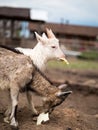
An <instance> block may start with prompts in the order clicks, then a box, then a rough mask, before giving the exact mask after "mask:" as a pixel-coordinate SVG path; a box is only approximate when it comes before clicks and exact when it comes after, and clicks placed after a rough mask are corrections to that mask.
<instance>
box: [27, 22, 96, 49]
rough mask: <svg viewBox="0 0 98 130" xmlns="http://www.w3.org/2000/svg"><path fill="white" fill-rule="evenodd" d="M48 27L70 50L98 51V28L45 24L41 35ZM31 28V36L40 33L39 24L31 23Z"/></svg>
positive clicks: (42, 26)
mask: <svg viewBox="0 0 98 130" xmlns="http://www.w3.org/2000/svg"><path fill="white" fill-rule="evenodd" d="M46 27H48V28H51V29H52V30H53V32H54V33H55V35H56V37H57V38H59V40H60V43H62V44H63V45H66V47H67V48H68V49H74V50H81V51H83V50H85V49H96V48H97V49H98V27H89V26H78V25H70V24H56V23H45V24H43V25H41V26H40V30H41V32H40V33H43V32H45V28H46ZM29 28H30V34H33V33H34V31H38V28H39V24H37V23H30V24H29Z"/></svg>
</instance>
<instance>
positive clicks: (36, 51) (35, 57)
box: [16, 29, 68, 71]
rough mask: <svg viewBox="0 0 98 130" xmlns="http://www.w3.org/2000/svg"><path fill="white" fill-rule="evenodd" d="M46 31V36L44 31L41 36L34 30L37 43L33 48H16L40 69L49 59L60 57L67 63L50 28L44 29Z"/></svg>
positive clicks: (43, 67)
mask: <svg viewBox="0 0 98 130" xmlns="http://www.w3.org/2000/svg"><path fill="white" fill-rule="evenodd" d="M46 31H47V36H48V37H47V36H46V35H45V33H43V35H42V37H41V36H40V35H39V34H38V33H37V32H35V35H36V38H37V41H38V43H37V45H36V46H35V47H34V48H33V49H28V48H20V47H17V48H16V49H17V50H19V51H20V52H22V53H23V54H24V55H27V56H30V58H31V59H32V61H33V63H34V64H35V65H36V66H37V67H38V68H39V69H40V70H41V71H43V70H44V69H45V66H46V63H47V62H48V61H49V60H51V59H61V60H64V61H65V62H66V63H67V64H68V62H67V60H66V59H65V55H64V53H63V52H62V50H61V48H60V46H59V40H58V39H57V38H56V37H55V35H54V34H53V32H52V31H51V30H49V29H46Z"/></svg>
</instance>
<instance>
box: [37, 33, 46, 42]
mask: <svg viewBox="0 0 98 130" xmlns="http://www.w3.org/2000/svg"><path fill="white" fill-rule="evenodd" d="M35 35H36V39H37V41H38V42H40V43H42V44H44V43H45V39H44V38H43V37H41V36H40V35H39V34H38V33H37V32H35Z"/></svg>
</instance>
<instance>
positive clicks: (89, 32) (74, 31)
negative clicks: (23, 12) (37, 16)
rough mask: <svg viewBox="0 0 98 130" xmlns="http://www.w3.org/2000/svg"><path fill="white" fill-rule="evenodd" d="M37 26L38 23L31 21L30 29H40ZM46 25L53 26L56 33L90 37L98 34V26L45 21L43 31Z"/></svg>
mask: <svg viewBox="0 0 98 130" xmlns="http://www.w3.org/2000/svg"><path fill="white" fill-rule="evenodd" d="M37 26H38V25H37V24H34V23H31V24H30V29H31V30H36V29H38V27H37ZM46 27H47V28H51V29H52V31H53V32H54V33H61V34H69V35H79V36H88V37H96V36H98V27H90V26H78V25H70V24H55V23H45V24H43V25H42V26H41V29H42V31H45V28H46Z"/></svg>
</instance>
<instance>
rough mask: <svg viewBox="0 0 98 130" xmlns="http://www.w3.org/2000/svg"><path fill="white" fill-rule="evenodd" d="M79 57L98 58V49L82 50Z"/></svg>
mask: <svg viewBox="0 0 98 130" xmlns="http://www.w3.org/2000/svg"><path fill="white" fill-rule="evenodd" d="M78 58H80V59H87V60H98V52H97V51H87V52H82V53H81V55H79V56H78Z"/></svg>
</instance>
